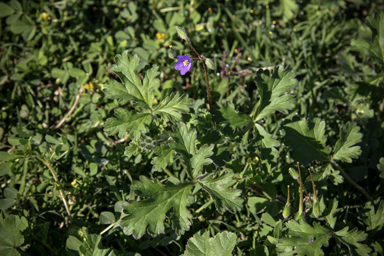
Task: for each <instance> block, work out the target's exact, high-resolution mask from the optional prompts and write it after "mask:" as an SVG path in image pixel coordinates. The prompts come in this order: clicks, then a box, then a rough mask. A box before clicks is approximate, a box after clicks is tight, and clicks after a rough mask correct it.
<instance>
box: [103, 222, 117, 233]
mask: <svg viewBox="0 0 384 256" xmlns="http://www.w3.org/2000/svg"><path fill="white" fill-rule="evenodd" d="M115 225H116V222H113V223H112V224H111V225H109V226H108V227H107V228H106V229H104V230H103V231H101V233H100V235H102V234H104V233H105V232H107V231H108V230H110V229H111V228H113V227H114V226H115Z"/></svg>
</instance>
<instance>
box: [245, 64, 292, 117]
mask: <svg viewBox="0 0 384 256" xmlns="http://www.w3.org/2000/svg"><path fill="white" fill-rule="evenodd" d="M294 77H295V72H294V71H290V69H286V70H284V68H283V66H282V65H279V66H277V67H275V70H274V72H273V74H272V77H271V76H270V75H269V71H268V70H262V69H260V70H259V71H258V72H257V74H256V78H255V80H256V84H257V87H258V88H259V94H260V101H259V102H258V103H257V104H258V105H257V106H256V108H257V109H256V113H255V118H254V121H259V120H261V119H263V118H264V117H266V116H267V115H269V114H273V113H275V112H276V111H280V112H283V113H285V114H287V113H288V111H287V110H288V109H292V108H293V107H294V106H295V99H294V98H293V97H292V96H291V95H289V94H286V95H283V96H280V95H281V94H282V93H284V92H285V91H287V90H288V89H291V88H293V87H295V86H296V84H297V80H296V79H295V78H294ZM251 116H253V115H252V114H251Z"/></svg>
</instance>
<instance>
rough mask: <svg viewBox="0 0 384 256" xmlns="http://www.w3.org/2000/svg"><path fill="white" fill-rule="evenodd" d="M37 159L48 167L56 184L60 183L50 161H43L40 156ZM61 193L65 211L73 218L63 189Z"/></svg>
mask: <svg viewBox="0 0 384 256" xmlns="http://www.w3.org/2000/svg"><path fill="white" fill-rule="evenodd" d="M36 158H37V159H39V160H40V161H41V162H42V163H43V164H45V165H46V166H47V167H48V169H49V171H50V172H51V173H52V176H53V179H54V180H55V182H56V183H59V179H58V178H57V175H56V173H55V171H54V170H53V168H52V166H51V163H50V162H48V161H45V160H44V159H42V158H40V157H38V156H36ZM59 193H60V197H61V199H62V200H63V203H64V207H65V210H66V211H67V214H68V216H69V217H71V211H70V210H69V206H68V202H67V199H66V198H65V195H64V192H63V190H62V189H61V188H59Z"/></svg>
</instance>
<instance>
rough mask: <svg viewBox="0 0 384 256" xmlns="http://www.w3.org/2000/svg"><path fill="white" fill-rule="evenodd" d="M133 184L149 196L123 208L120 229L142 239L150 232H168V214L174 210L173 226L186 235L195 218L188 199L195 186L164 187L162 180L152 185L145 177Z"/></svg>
mask: <svg viewBox="0 0 384 256" xmlns="http://www.w3.org/2000/svg"><path fill="white" fill-rule="evenodd" d="M140 181H141V182H139V181H135V182H134V183H133V184H132V189H133V190H134V191H135V193H136V194H137V195H138V196H140V197H149V198H148V199H145V200H142V201H129V202H127V203H125V204H124V205H123V209H124V213H125V214H128V216H125V217H122V218H121V220H120V226H121V227H122V229H123V231H124V233H125V234H126V235H131V234H132V235H133V236H134V237H135V238H136V239H138V238H141V237H142V236H143V235H144V234H145V232H146V230H147V232H148V233H149V234H150V235H152V236H155V235H158V234H160V233H164V223H163V222H164V220H165V216H166V213H167V211H169V210H170V209H171V208H173V214H172V217H171V222H172V227H173V229H174V230H175V232H176V233H177V234H178V235H181V234H184V232H185V231H186V230H188V229H189V227H190V225H191V224H192V222H191V219H192V215H191V213H190V212H189V211H188V210H187V208H186V207H187V206H188V205H189V202H188V200H187V196H188V195H189V194H190V192H191V189H192V187H193V184H192V183H181V184H178V185H173V184H170V183H168V184H166V186H163V185H162V184H161V183H160V182H159V181H158V180H155V181H154V182H152V181H151V180H149V179H147V178H146V177H144V176H140Z"/></svg>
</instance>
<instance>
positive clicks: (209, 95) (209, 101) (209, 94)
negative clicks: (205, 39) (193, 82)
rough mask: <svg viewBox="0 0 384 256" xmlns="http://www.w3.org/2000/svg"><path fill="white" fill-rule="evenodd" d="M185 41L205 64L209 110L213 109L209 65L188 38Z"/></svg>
mask: <svg viewBox="0 0 384 256" xmlns="http://www.w3.org/2000/svg"><path fill="white" fill-rule="evenodd" d="M185 41H187V43H188V45H189V47H191V49H192V50H193V51H194V52H195V53H196V55H197V57H199V60H200V61H201V63H202V64H203V67H204V73H205V82H206V85H207V97H208V109H211V106H212V99H211V88H210V87H209V79H208V68H207V65H206V64H205V63H204V61H203V60H204V59H205V58H204V57H203V56H201V55H200V54H199V53H198V52H197V51H196V49H195V48H194V47H193V45H192V43H191V41H189V39H188V38H186V39H185Z"/></svg>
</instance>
